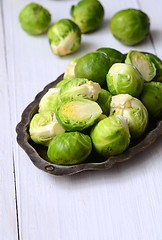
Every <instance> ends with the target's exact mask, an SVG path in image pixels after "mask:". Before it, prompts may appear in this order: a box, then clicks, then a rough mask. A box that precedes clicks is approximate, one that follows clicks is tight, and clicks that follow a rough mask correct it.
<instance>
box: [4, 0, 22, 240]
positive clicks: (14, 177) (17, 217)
mask: <svg viewBox="0 0 162 240" xmlns="http://www.w3.org/2000/svg"><path fill="white" fill-rule="evenodd" d="M0 6H1V7H0V11H1V20H2V31H3V43H4V44H3V45H4V60H5V66H6V77H7V79H8V64H7V48H6V32H5V27H4V26H5V20H4V14H3V11H4V5H3V0H2V1H0ZM7 94H8V99H10V98H9V96H10V94H9V86H8V84H7ZM9 108H10V109H11V102H10V100H9ZM10 121H11V115H10ZM13 179H14V194H15V210H16V224H17V239H18V240H20V231H19V214H18V201H17V187H16V172H15V161H14V154H13Z"/></svg>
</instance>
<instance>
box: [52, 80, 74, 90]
mask: <svg viewBox="0 0 162 240" xmlns="http://www.w3.org/2000/svg"><path fill="white" fill-rule="evenodd" d="M69 81H71V79H67V78H65V79H63V80H61V81H60V82H58V83H57V84H56V86H55V87H56V88H62V86H63V85H64V84H65V83H67V82H69Z"/></svg>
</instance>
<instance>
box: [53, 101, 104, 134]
mask: <svg viewBox="0 0 162 240" xmlns="http://www.w3.org/2000/svg"><path fill="white" fill-rule="evenodd" d="M101 113H102V110H101V108H100V106H99V105H98V104H97V103H96V102H94V101H91V100H89V99H77V100H67V101H64V102H62V104H61V105H60V106H59V107H58V108H57V111H56V118H57V120H58V121H59V122H60V124H61V125H62V126H63V128H65V129H66V130H67V131H73V132H74V131H82V130H84V129H87V128H89V127H90V126H92V125H93V124H94V123H95V122H96V121H97V119H98V118H99V117H100V115H101Z"/></svg>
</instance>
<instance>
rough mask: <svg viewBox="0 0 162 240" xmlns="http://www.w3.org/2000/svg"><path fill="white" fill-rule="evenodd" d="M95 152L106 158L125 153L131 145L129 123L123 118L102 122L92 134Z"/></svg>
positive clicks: (108, 119) (112, 118)
mask: <svg viewBox="0 0 162 240" xmlns="http://www.w3.org/2000/svg"><path fill="white" fill-rule="evenodd" d="M90 136H91V139H92V143H93V146H94V148H95V150H96V151H97V152H98V153H99V154H101V155H102V156H104V157H106V158H107V157H109V156H112V155H118V154H120V153H122V152H124V151H125V150H126V149H127V148H128V146H129V143H130V134H129V128H128V123H127V121H126V119H125V118H124V117H122V116H109V117H107V118H105V119H103V120H101V121H100V122H99V123H97V125H96V126H95V127H94V128H93V129H92V131H91V133H90Z"/></svg>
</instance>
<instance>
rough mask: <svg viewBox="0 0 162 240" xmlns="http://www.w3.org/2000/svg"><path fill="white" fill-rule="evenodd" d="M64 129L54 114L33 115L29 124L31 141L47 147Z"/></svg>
mask: <svg viewBox="0 0 162 240" xmlns="http://www.w3.org/2000/svg"><path fill="white" fill-rule="evenodd" d="M64 132H65V129H64V128H63V127H62V126H61V125H60V123H59V122H58V121H57V119H56V117H55V114H54V112H42V113H37V114H35V115H34V117H33V118H32V120H31V122H30V126H29V133H30V137H31V139H32V140H33V141H34V142H35V143H38V144H42V145H44V146H48V144H49V142H50V141H51V140H52V139H53V138H54V137H55V136H56V135H58V134H61V133H64Z"/></svg>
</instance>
